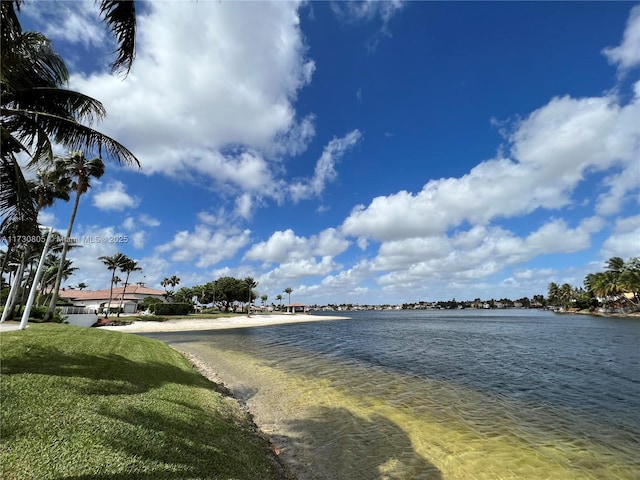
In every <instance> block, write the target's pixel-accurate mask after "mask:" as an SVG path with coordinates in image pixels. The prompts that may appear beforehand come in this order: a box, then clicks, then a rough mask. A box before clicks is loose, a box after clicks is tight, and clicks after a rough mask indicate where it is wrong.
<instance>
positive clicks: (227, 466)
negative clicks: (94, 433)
mask: <svg viewBox="0 0 640 480" xmlns="http://www.w3.org/2000/svg"><path fill="white" fill-rule="evenodd" d="M176 408H180V409H181V410H182V412H183V414H182V415H180V418H176V417H172V418H169V417H168V416H166V415H162V414H159V413H156V412H149V411H146V410H143V409H139V408H131V409H129V410H127V411H126V412H123V411H122V410H117V411H116V410H115V409H113V410H109V409H107V410H106V411H103V412H102V414H103V415H104V416H105V417H107V418H108V419H109V421H112V422H117V423H118V424H121V425H124V427H123V430H122V433H121V435H119V436H118V437H117V438H113V437H112V436H105V437H104V438H99V437H98V438H96V439H95V440H96V441H97V442H98V443H105V444H108V445H109V446H110V448H113V449H116V450H118V451H120V452H121V453H122V454H124V455H125V456H126V457H127V458H137V459H140V460H142V461H143V463H144V465H145V467H142V468H141V467H138V466H136V465H130V466H128V468H126V469H124V470H125V471H122V472H117V471H114V470H117V468H113V467H112V466H109V467H108V468H107V470H111V471H108V472H105V473H99V472H96V473H92V474H90V475H89V474H83V475H68V476H64V477H60V478H59V479H58V480H107V479H111V480H128V479H140V480H152V479H185V478H202V479H221V478H228V479H231V478H233V479H246V480H255V479H279V480H286V479H287V478H289V477H287V475H286V474H285V472H284V469H283V467H282V466H281V465H280V464H279V463H278V462H277V460H276V458H275V456H274V455H273V454H272V452H271V451H270V450H269V448H268V443H267V441H266V440H263V439H260V438H259V437H257V436H256V435H255V432H254V431H252V430H250V429H247V428H244V429H242V428H238V425H237V419H234V418H233V416H230V417H223V416H220V415H216V416H213V415H208V414H207V412H206V411H204V410H203V409H201V408H199V407H194V406H186V405H180V406H177V407H176ZM145 439H146V440H147V441H145Z"/></svg>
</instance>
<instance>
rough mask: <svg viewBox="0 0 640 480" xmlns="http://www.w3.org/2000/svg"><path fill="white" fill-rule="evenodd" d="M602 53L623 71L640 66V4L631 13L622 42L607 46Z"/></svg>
mask: <svg viewBox="0 0 640 480" xmlns="http://www.w3.org/2000/svg"><path fill="white" fill-rule="evenodd" d="M602 53H603V54H604V55H605V56H606V57H607V59H608V60H609V63H611V64H612V65H618V68H619V69H620V70H621V71H626V70H630V69H632V68H635V67H638V66H640V6H635V7H633V8H632V9H631V12H630V13H629V19H628V20H627V26H626V28H625V31H624V34H623V37H622V43H621V44H620V45H618V46H617V47H609V48H605V49H604V50H603V51H602Z"/></svg>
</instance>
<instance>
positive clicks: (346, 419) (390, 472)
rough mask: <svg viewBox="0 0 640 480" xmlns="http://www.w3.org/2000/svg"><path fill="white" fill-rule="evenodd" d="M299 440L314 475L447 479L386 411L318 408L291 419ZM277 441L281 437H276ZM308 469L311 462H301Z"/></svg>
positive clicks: (293, 437) (294, 439)
mask: <svg viewBox="0 0 640 480" xmlns="http://www.w3.org/2000/svg"><path fill="white" fill-rule="evenodd" d="M287 426H288V429H289V430H290V431H291V432H292V435H291V438H286V437H285V438H283V439H282V440H284V441H283V444H284V445H287V444H292V445H295V447H294V449H296V450H297V449H301V450H302V451H304V452H305V454H304V455H305V456H307V455H309V456H310V459H311V460H310V463H311V464H312V465H313V474H314V475H315V476H314V477H313V478H319V479H320V478H322V479H337V478H345V479H346V478H348V479H349V480H374V479H389V480H391V479H394V480H406V479H415V480H418V479H423V480H442V478H443V477H442V474H441V472H440V471H439V470H438V468H436V467H435V466H434V465H433V464H432V463H430V462H429V461H427V460H426V459H424V458H423V457H422V456H420V455H419V454H418V453H417V452H416V451H415V449H414V448H413V445H412V443H411V440H410V438H409V437H408V436H407V435H406V433H405V432H404V431H403V430H402V429H401V428H400V427H399V426H398V425H396V424H395V423H394V422H392V421H391V420H389V419H388V418H386V417H384V416H382V415H377V414H376V415H372V416H371V417H370V418H363V417H360V416H356V415H354V414H352V413H351V412H349V411H348V410H347V409H345V408H329V407H318V408H317V409H314V411H313V413H312V415H311V418H308V419H305V420H296V421H292V422H289V423H287ZM274 441H275V442H276V443H279V442H278V439H277V438H274ZM301 468H308V467H301Z"/></svg>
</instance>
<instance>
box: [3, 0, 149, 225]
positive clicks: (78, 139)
mask: <svg viewBox="0 0 640 480" xmlns="http://www.w3.org/2000/svg"><path fill="white" fill-rule="evenodd" d="M20 4H21V1H3V2H0V13H1V17H2V18H1V24H2V25H1V26H2V28H1V42H2V49H1V68H0V70H1V72H2V75H1V88H0V90H1V122H0V125H1V130H2V135H1V142H2V143H1V147H0V150H1V156H0V180H1V183H2V186H3V188H2V190H1V191H0V215H2V216H3V217H5V220H4V222H3V226H5V224H17V225H18V226H19V228H20V229H22V230H25V229H29V228H30V229H31V230H32V233H34V234H37V230H36V229H37V214H36V206H35V204H34V201H33V199H32V198H31V197H30V196H29V195H28V192H29V189H28V185H27V182H26V180H25V175H24V171H23V167H22V166H21V164H20V163H19V162H18V156H21V155H26V156H27V157H28V158H29V159H30V161H29V163H28V165H27V167H26V168H32V167H34V166H36V165H42V164H45V163H46V164H49V163H50V162H51V161H52V159H53V145H54V144H59V145H62V146H64V147H66V148H68V149H70V150H79V149H82V150H86V151H94V152H98V154H99V155H100V156H101V157H102V156H105V157H110V158H113V159H115V160H117V161H118V162H120V163H126V164H137V165H139V162H138V160H137V159H136V157H135V156H134V155H133V154H132V153H131V152H130V151H129V150H128V149H127V148H125V147H124V146H123V145H121V144H120V143H118V142H117V141H115V140H113V139H112V138H110V137H108V136H106V135H103V134H101V133H99V132H98V131H96V130H94V129H93V128H91V127H89V126H87V125H90V124H92V123H94V122H96V121H98V120H100V119H102V118H103V117H104V116H105V114H106V112H105V109H104V107H103V106H102V104H101V103H100V102H99V101H97V100H95V99H93V98H91V97H88V96H86V95H83V94H81V93H78V92H74V91H71V90H67V89H65V88H64V87H65V86H66V84H67V81H68V77H69V73H68V71H67V68H66V65H65V64H64V61H63V60H62V58H61V57H60V56H59V55H58V54H57V53H56V52H55V51H54V50H53V48H52V46H51V42H50V41H49V40H48V39H47V38H46V37H45V36H44V35H42V34H40V33H36V32H24V31H23V30H22V26H21V25H20V22H19V20H18V18H17V15H16V10H17V9H18V8H19V6H20ZM101 13H102V15H103V16H104V18H105V20H106V21H107V24H108V25H109V26H110V27H111V28H112V30H113V31H114V33H115V34H116V37H117V40H118V44H119V50H118V51H119V52H120V53H119V55H118V58H117V59H116V61H115V62H114V65H113V68H114V69H126V70H127V71H128V69H129V68H130V65H131V61H132V60H133V56H134V46H135V43H134V40H133V39H134V38H135V7H134V6H133V4H132V2H116V1H106V0H103V1H102V2H101ZM127 17H128V18H129V19H128V21H127V20H126V19H127ZM22 233H25V234H26V232H24V231H23V232H22Z"/></svg>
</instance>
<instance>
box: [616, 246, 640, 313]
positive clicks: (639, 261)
mask: <svg viewBox="0 0 640 480" xmlns="http://www.w3.org/2000/svg"><path fill="white" fill-rule="evenodd" d="M620 286H621V288H623V289H624V291H625V292H627V293H631V294H632V295H633V296H632V298H629V299H628V300H629V301H630V302H631V303H632V304H633V305H635V306H636V307H638V306H640V258H639V257H634V258H630V259H629V260H628V261H627V263H626V264H625V266H624V270H623V271H622V273H621V274H620Z"/></svg>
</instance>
